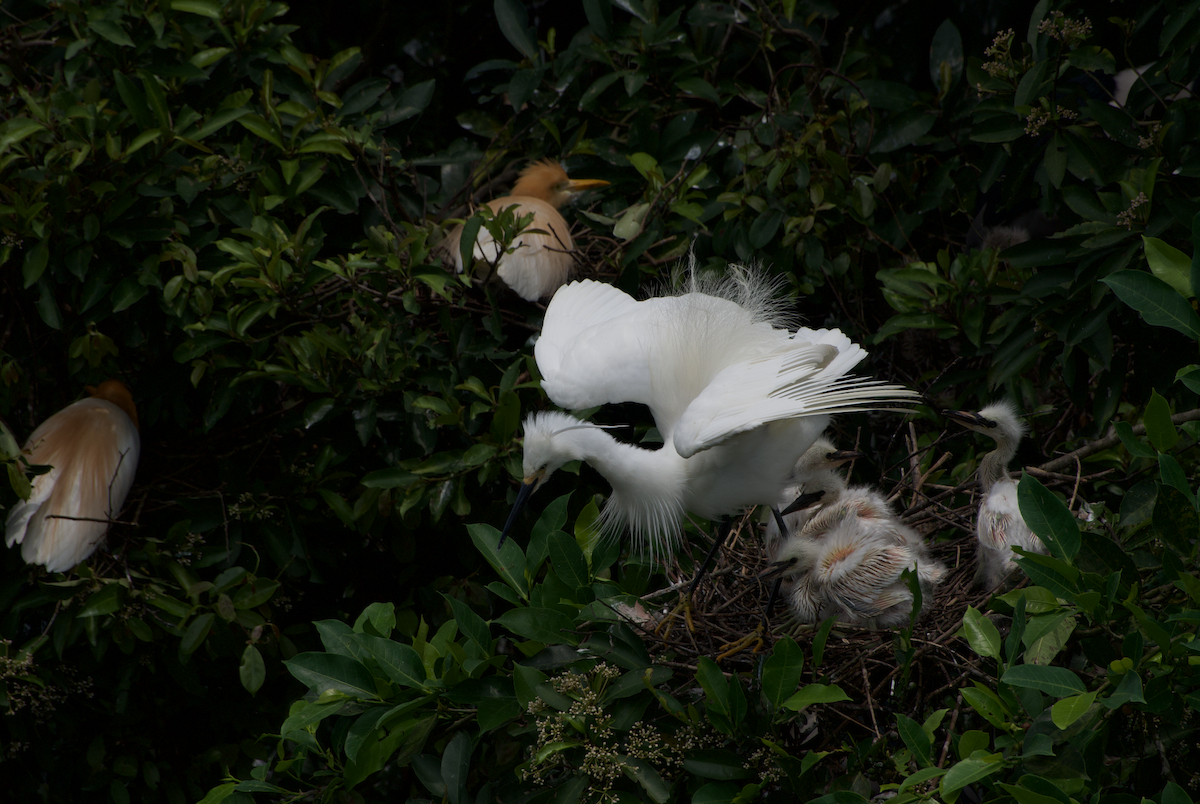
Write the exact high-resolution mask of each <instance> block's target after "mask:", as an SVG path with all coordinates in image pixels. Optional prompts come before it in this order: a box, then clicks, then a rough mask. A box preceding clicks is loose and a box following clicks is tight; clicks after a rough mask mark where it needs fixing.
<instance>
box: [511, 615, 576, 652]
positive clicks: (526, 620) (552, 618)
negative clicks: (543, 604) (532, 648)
mask: <svg viewBox="0 0 1200 804" xmlns="http://www.w3.org/2000/svg"><path fill="white" fill-rule="evenodd" d="M493 622H497V623H499V624H500V625H502V626H504V627H505V628H507V629H508V630H509V631H511V632H512V633H514V634H516V635H517V636H520V637H524V638H525V639H532V640H534V641H536V642H544V643H546V644H547V645H575V644H578V643H579V636H578V635H576V634H574V633H572V632H571V629H572V628H573V627H574V624H573V623H572V621H571V618H570V617H568V616H567V615H565V614H563V613H562V612H560V611H558V610H557V609H547V608H538V607H536V606H529V607H524V608H516V609H509V610H508V611H506V612H504V613H503V614H501V615H500V616H499V617H498V618H496V619H495V620H494V621H493Z"/></svg>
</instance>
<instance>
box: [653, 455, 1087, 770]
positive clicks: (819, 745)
mask: <svg viewBox="0 0 1200 804" xmlns="http://www.w3.org/2000/svg"><path fill="white" fill-rule="evenodd" d="M1035 471H1036V470H1035ZM925 474H926V475H928V472H926V473H925ZM1045 474H1046V473H1043V475H1045ZM913 477H914V475H912V474H911V473H910V476H909V481H908V483H907V484H906V485H903V486H900V487H898V488H897V489H896V490H895V491H894V492H893V495H892V497H893V504H894V505H895V506H896V507H897V508H899V507H900V506H901V505H904V504H905V503H907V506H906V507H905V510H904V512H903V514H902V516H901V519H902V521H904V522H905V524H908V525H910V526H911V527H914V528H915V529H916V530H918V531H919V532H920V533H921V534H922V536H924V537H925V538H926V541H927V542H928V544H929V546H930V548H931V554H932V556H933V557H934V558H935V559H937V560H938V561H940V562H942V564H943V565H945V566H946V568H947V574H946V577H945V579H944V580H943V581H942V583H941V584H939V585H938V586H937V587H936V589H935V590H934V592H933V594H932V597H931V599H928V600H926V601H925V602H924V608H923V611H922V615H921V617H920V618H919V619H918V620H917V622H916V623H915V625H913V627H912V629H911V632H909V631H908V629H903V630H900V629H893V630H887V629H881V630H869V629H866V628H861V627H857V626H850V625H846V624H841V623H834V624H832V626H831V628H830V626H828V625H826V626H825V628H829V630H828V633H827V635H825V636H824V639H823V646H822V648H821V654H822V655H821V661H820V664H819V666H815V650H814V648H815V643H817V642H819V641H820V640H821V632H822V630H824V629H823V624H821V623H817V624H804V625H798V624H796V623H795V622H794V620H793V619H792V618H791V617H789V612H788V610H787V607H786V604H785V603H784V602H783V601H782V600H777V601H776V602H775V605H774V608H773V611H771V612H770V618H769V625H768V627H767V629H766V630H765V632H764V633H763V635H762V640H761V641H755V640H753V639H751V640H745V641H744V642H743V643H742V644H738V643H739V640H744V639H745V638H746V637H747V636H748V635H753V634H754V633H755V630H756V629H758V628H759V627H760V625H761V624H762V623H763V613H764V611H766V607H767V603H768V600H769V597H770V593H771V582H770V581H767V580H762V579H760V578H759V575H760V573H762V572H763V571H764V570H765V569H766V568H767V557H766V555H765V551H764V549H763V539H762V533H761V531H762V524H761V522H760V517H759V516H756V515H755V514H754V513H753V512H752V513H750V514H747V515H746V516H743V517H742V518H740V519H739V520H737V521H736V522H735V523H734V526H733V529H732V532H731V534H730V536H729V538H728V540H727V541H726V545H725V547H724V548H723V549H722V550H721V551H720V553H719V556H718V557H717V559H716V560H715V562H714V565H713V567H712V570H711V571H710V572H709V573H708V574H706V575H705V576H704V578H703V580H702V581H701V582H700V586H699V588H698V589H697V590H696V594H695V595H694V597H693V599H692V605H691V626H692V627H691V628H689V627H688V625H687V624H686V623H685V621H684V620H685V618H684V616H683V614H682V613H680V612H678V611H673V608H674V607H675V606H676V603H677V602H678V599H679V595H680V594H683V593H685V592H686V590H687V588H688V587H689V585H690V583H691V579H692V577H693V575H692V573H691V572H686V573H685V572H684V571H683V570H682V569H681V568H680V567H679V566H678V564H676V565H675V566H673V567H672V568H670V569H669V570H668V577H669V578H670V579H671V581H672V583H671V585H669V586H668V587H666V588H665V589H662V590H659V591H657V592H654V593H652V594H650V595H647V596H646V598H645V601H644V608H645V609H646V610H647V612H648V613H647V614H646V616H645V617H644V618H640V619H639V618H630V624H631V627H633V628H635V629H636V630H638V631H639V633H641V635H642V636H643V637H644V639H645V642H646V644H647V647H648V648H649V650H650V653H651V655H652V657H653V658H654V660H655V661H656V662H657V663H660V664H663V665H665V666H668V667H675V668H678V669H680V670H683V671H684V672H685V673H686V675H687V678H688V679H689V680H690V678H691V677H692V673H694V672H695V670H696V667H697V665H698V663H699V661H700V659H701V657H709V658H712V659H714V660H717V661H718V663H719V665H720V667H721V669H722V670H724V671H725V672H726V673H727V674H733V673H745V674H748V676H744V678H745V677H748V678H750V679H753V678H755V677H756V676H757V674H758V672H759V668H760V662H761V660H762V657H763V655H764V654H767V653H769V652H770V651H771V650H772V648H773V646H774V645H775V643H776V642H778V641H779V640H780V639H782V638H784V637H785V636H788V637H791V638H792V639H794V640H795V641H796V643H797V644H798V645H799V646H800V648H801V650H802V651H803V652H804V655H805V674H804V681H803V683H810V682H814V681H820V682H821V683H825V684H836V685H838V686H839V687H840V688H841V689H842V690H843V691H844V692H845V693H846V694H847V695H848V696H849V698H850V700H848V701H844V702H840V703H835V704H829V705H826V706H824V707H823V708H822V709H821V710H820V711H821V713H822V715H821V716H822V717H824V722H823V723H821V724H820V728H819V729H817V728H815V727H816V722H815V716H814V715H812V714H810V715H809V722H808V724H807V725H801V726H798V727H797V728H799V729H800V732H801V733H800V734H799V735H796V736H797V742H798V743H803V744H804V746H805V748H806V749H812V750H836V749H837V748H839V747H840V746H841V745H843V744H844V743H845V741H846V740H847V739H848V738H849V739H852V740H855V741H857V740H862V739H866V738H872V737H873V738H874V739H881V738H883V737H884V736H885V735H887V734H888V732H889V731H891V732H893V733H894V729H895V724H896V718H895V714H896V713H902V714H905V715H907V716H909V717H912V718H914V719H916V720H918V721H920V720H923V719H924V717H925V716H926V715H927V713H928V712H930V711H932V710H934V709H938V708H942V707H948V708H950V709H951V710H952V714H951V715H950V717H952V718H953V719H955V720H956V719H957V718H958V717H959V714H960V712H961V711H962V709H963V702H962V699H961V697H960V696H958V690H959V689H961V688H962V687H963V686H964V685H965V684H968V683H969V682H970V680H971V679H972V678H978V679H980V680H983V681H985V682H987V683H990V682H991V681H992V676H991V673H990V668H989V667H988V666H987V663H989V662H990V660H985V659H983V658H982V657H980V656H979V655H977V654H976V653H975V652H974V651H972V650H971V648H970V647H969V645H968V644H967V641H966V639H965V638H963V637H962V636H960V635H959V631H960V629H961V627H962V621H963V614H964V613H965V612H966V609H967V607H968V606H974V607H976V608H980V609H982V608H984V607H985V606H986V605H987V603H988V601H989V600H990V598H991V596H992V590H987V589H982V588H980V586H979V585H978V584H976V583H975V581H974V577H975V567H976V559H975V552H976V544H977V541H976V539H975V535H974V527H975V518H976V511H977V509H978V499H977V495H976V492H977V486H976V483H975V481H974V480H973V479H972V480H968V481H965V482H963V483H961V484H959V485H957V486H954V487H946V486H927V485H925V484H924V483H923V482H922V480H921V476H920V475H919V474H917V475H915V480H914V479H912V478H913ZM1047 479H1048V480H1049V484H1050V485H1054V484H1056V483H1057V484H1058V485H1060V486H1062V487H1063V489H1064V492H1065V493H1067V494H1071V491H1072V490H1073V489H1072V487H1073V486H1074V489H1075V490H1077V489H1078V483H1079V480H1080V478H1078V477H1074V478H1072V477H1068V476H1059V477H1058V478H1047ZM897 498H899V499H900V500H903V502H897ZM696 564H697V565H698V564H699V561H697V562H696ZM1013 582H1024V578H1023V576H1017V577H1016V578H1015V579H1014V581H1013ZM650 612H652V613H650ZM810 712H811V710H810ZM814 738H815V742H814V741H813V740H814ZM945 748H948V746H946V747H942V750H945Z"/></svg>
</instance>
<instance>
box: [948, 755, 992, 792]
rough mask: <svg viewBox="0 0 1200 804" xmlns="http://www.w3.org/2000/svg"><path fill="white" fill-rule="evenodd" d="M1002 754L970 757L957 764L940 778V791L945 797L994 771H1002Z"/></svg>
mask: <svg viewBox="0 0 1200 804" xmlns="http://www.w3.org/2000/svg"><path fill="white" fill-rule="evenodd" d="M1003 760H1004V755H1003V754H988V755H987V756H984V757H971V758H968V759H964V760H962V761H961V762H959V763H957V764H956V765H955V766H954V767H952V768H951V769H950V770H948V771H947V772H946V775H945V776H943V777H942V784H941V791H942V795H943V796H945V795H946V794H947V793H953V792H954V791H955V790H961V789H962V788H964V787H966V786H967V785H969V784H971V783H972V782H977V781H979V780H980V779H983V778H985V777H987V776H990V775H991V774H993V773H995V772H996V771H999V770H1003V769H1004V761H1003Z"/></svg>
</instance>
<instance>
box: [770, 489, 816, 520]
mask: <svg viewBox="0 0 1200 804" xmlns="http://www.w3.org/2000/svg"><path fill="white" fill-rule="evenodd" d="M824 496H825V492H823V491H814V492H811V493H809V494H801V495H800V496H799V497H797V498H796V501H795V502H793V503H792V504H791V505H789V506H788V507H787V508H784V509H783V510H782V511H780V512H779V513H780V514H782V515H783V516H787V515H788V514H794V513H796V512H797V511H803V510H804V509H805V508H807V507H808V506H810V505H815V504H816V503H819V502H820V501H821V498H822V497H824Z"/></svg>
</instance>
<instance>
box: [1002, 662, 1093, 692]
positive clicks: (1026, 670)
mask: <svg viewBox="0 0 1200 804" xmlns="http://www.w3.org/2000/svg"><path fill="white" fill-rule="evenodd" d="M1000 680H1001V681H1003V682H1004V683H1005V684H1009V685H1011V686H1014V687H1027V688H1029V689H1035V690H1038V691H1039V692H1044V693H1046V694H1047V695H1052V696H1054V697H1055V698H1066V697H1068V696H1071V695H1081V694H1083V693H1084V692H1086V688H1085V687H1084V686H1083V682H1082V681H1080V680H1079V676H1077V675H1076V674H1075V673H1073V672H1071V671H1070V670H1067V669H1066V668H1064V667H1038V666H1035V665H1031V664H1019V665H1017V666H1015V667H1010V668H1008V670H1006V671H1004V675H1003V676H1001V677H1000Z"/></svg>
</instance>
